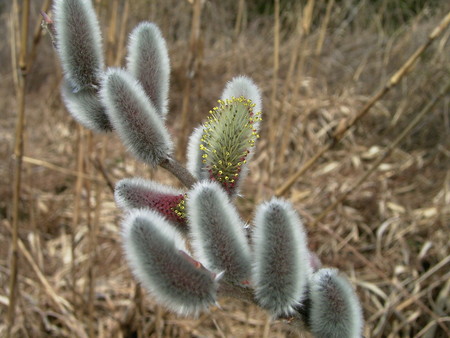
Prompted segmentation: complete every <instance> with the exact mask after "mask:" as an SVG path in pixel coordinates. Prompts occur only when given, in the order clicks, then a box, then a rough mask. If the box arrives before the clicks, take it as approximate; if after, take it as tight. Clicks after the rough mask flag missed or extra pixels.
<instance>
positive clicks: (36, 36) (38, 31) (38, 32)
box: [28, 0, 51, 69]
mask: <svg viewBox="0 0 450 338" xmlns="http://www.w3.org/2000/svg"><path fill="white" fill-rule="evenodd" d="M50 3H51V1H50V0H45V1H44V3H43V4H42V7H41V13H47V12H48V9H49V8H50ZM42 31H43V29H42V24H41V22H40V21H39V20H38V21H37V22H36V26H35V27H34V33H33V42H32V44H31V51H30V55H29V58H28V65H29V66H28V68H29V69H31V67H32V66H33V65H34V61H35V60H36V56H37V46H38V45H39V42H40V41H41V38H42Z"/></svg>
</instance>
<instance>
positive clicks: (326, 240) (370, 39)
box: [0, 0, 450, 338]
mask: <svg viewBox="0 0 450 338" xmlns="http://www.w3.org/2000/svg"><path fill="white" fill-rule="evenodd" d="M195 2H196V1H194V3H195ZM42 3H43V1H33V2H32V9H31V20H32V21H31V22H30V27H35V26H34V25H35V24H36V23H37V22H38V20H40V17H39V14H38V12H39V8H40V6H41V5H42ZM96 3H97V8H98V10H99V13H100V16H101V18H102V23H103V28H104V30H103V33H104V36H105V41H107V42H108V43H107V44H108V53H107V55H108V59H109V60H110V64H114V63H118V62H123V60H120V59H121V58H122V59H123V55H124V50H123V41H124V38H123V37H122V38H121V36H123V35H124V34H128V32H130V31H131V29H132V27H133V26H134V25H135V24H136V23H137V22H138V21H139V20H143V19H150V20H152V21H155V22H156V23H157V24H159V25H160V26H161V28H162V30H163V33H164V36H165V37H167V39H168V45H169V47H170V55H171V60H172V76H171V88H172V90H171V94H170V99H171V100H170V111H171V113H170V118H169V125H170V128H171V132H172V135H173V136H174V138H176V139H179V138H180V137H181V138H183V137H186V134H185V129H186V128H189V129H191V128H192V127H194V126H196V125H197V124H198V123H199V122H200V121H201V120H202V118H203V117H204V116H205V115H204V114H205V113H206V112H207V111H208V110H209V109H210V108H211V107H212V106H213V105H215V100H216V99H217V98H218V97H219V96H220V94H221V91H222V89H223V87H224V84H225V83H226V81H227V80H229V79H230V78H231V77H232V76H234V75H237V74H242V73H244V74H247V75H249V76H251V77H253V78H254V79H255V81H256V82H257V83H258V84H259V85H260V87H261V89H262V91H263V93H264V102H265V109H264V113H265V116H266V118H265V121H266V122H267V121H271V123H270V124H268V123H266V124H265V125H264V127H263V128H264V129H263V130H262V132H261V136H262V137H261V142H259V144H258V154H257V155H256V156H255V157H254V159H253V163H252V164H251V165H252V175H251V176H250V177H249V178H248V182H247V184H246V187H245V191H244V192H245V194H244V198H242V199H241V200H240V203H239V207H240V210H241V212H242V215H243V217H244V218H245V219H247V220H251V218H252V213H253V209H254V206H255V204H256V203H258V202H259V201H262V200H265V199H268V198H269V197H270V196H272V195H273V194H274V193H275V191H276V190H277V189H279V188H280V187H281V186H282V185H283V183H284V182H285V181H286V179H287V178H288V177H290V176H291V175H293V174H294V173H295V172H297V171H298V169H299V168H300V167H301V166H302V165H303V164H304V163H305V162H306V161H307V160H308V159H310V158H312V157H313V156H314V155H315V154H316V153H317V152H318V151H319V150H320V149H321V148H322V147H323V146H324V145H325V144H327V143H328V142H329V141H330V137H331V135H333V133H334V131H335V130H336V128H338V127H342V125H340V123H341V121H342V120H343V119H345V120H351V119H352V118H353V117H354V116H355V115H356V114H357V113H358V111H360V110H361V108H362V107H363V106H364V105H365V104H366V103H367V102H368V101H369V99H370V98H371V97H372V96H373V95H374V94H375V93H376V92H377V91H378V90H379V89H380V88H381V87H382V86H383V85H384V84H385V83H386V82H387V80H388V79H389V77H390V76H391V75H392V74H393V73H394V72H395V71H396V70H397V69H399V68H400V67H401V66H402V65H403V64H404V62H405V61H406V60H407V59H408V57H409V56H410V55H412V53H413V52H414V51H415V50H416V49H417V48H418V47H419V46H421V45H422V44H424V43H425V42H426V40H427V36H428V34H429V33H431V31H432V30H433V28H434V27H435V26H436V25H437V24H438V23H439V21H440V20H441V19H442V18H443V17H444V16H445V15H446V13H447V12H448V11H449V10H450V6H449V5H448V4H446V2H445V1H441V2H433V1H429V2H428V4H427V5H425V6H424V8H422V9H419V10H417V11H416V12H414V11H413V8H412V7H413V6H411V8H410V9H405V8H402V7H401V6H400V3H402V2H400V1H398V2H397V1H374V2H371V1H352V0H346V1H344V0H343V1H337V0H336V1H334V2H333V4H332V7H333V8H332V9H330V10H331V13H332V15H331V17H330V16H327V14H326V13H327V2H325V1H320V0H316V1H308V2H304V3H308V4H309V5H308V6H313V8H312V9H311V8H309V9H308V10H307V11H304V9H303V8H299V7H298V5H295V4H296V3H297V2H295V1H287V0H286V1H283V0H280V2H279V4H280V16H279V24H280V33H279V36H278V38H279V47H278V50H277V51H276V52H277V53H276V54H277V55H279V62H278V63H277V65H276V66H277V69H276V72H275V71H274V54H275V51H274V45H275V46H276V44H274V17H273V16H272V15H271V14H270V13H269V12H270V11H268V12H267V13H257V8H256V7H257V5H259V4H261V3H263V2H262V1H256V2H250V1H236V2H228V1H207V2H205V3H204V5H203V7H202V18H201V21H200V23H201V26H200V31H199V32H196V36H195V46H194V47H192V41H191V44H190V43H189V36H190V35H191V33H190V32H191V31H190V30H191V27H192V25H191V20H190V19H191V17H192V4H191V3H190V2H188V1H174V0H173V1H153V2H145V1H140V2H133V4H132V6H129V7H127V6H125V0H119V1H111V2H108V1H96ZM147 3H150V4H147ZM414 3H416V4H419V3H421V1H416V2H414ZM395 4H397V5H395ZM244 5H245V7H242V6H244ZM392 6H393V8H392ZM330 10H328V11H330ZM0 11H1V12H0V16H1V17H0V19H1V20H0V22H1V23H0V33H2V36H4V37H7V38H6V39H5V38H4V39H3V40H2V42H1V43H0V57H1V59H2V60H3V61H2V64H3V67H2V68H1V69H0V76H1V77H2V79H3V81H2V83H1V85H0V94H1V99H0V111H1V112H2V113H1V114H2V115H1V116H2V119H1V120H0V140H1V142H0V155H1V156H2V158H4V159H5V160H4V161H2V162H1V163H0V182H1V184H0V194H1V196H2V198H1V200H0V222H1V226H0V253H1V255H0V285H1V288H0V336H3V335H4V334H5V333H6V329H7V322H6V318H7V311H8V307H9V300H8V296H9V285H8V281H9V280H10V273H11V270H10V263H9V262H10V255H11V230H12V222H11V219H12V218H11V216H12V212H13V209H12V203H11V202H12V200H13V193H12V192H13V186H12V184H11V183H12V182H13V171H12V170H13V167H14V159H13V157H12V154H13V151H14V129H15V120H16V113H17V111H18V109H19V108H18V105H17V101H16V98H15V90H14V85H13V84H14V83H17V81H18V79H17V78H16V77H15V76H14V73H15V72H13V69H16V67H18V66H17V62H15V61H14V60H15V58H16V57H17V55H18V53H17V51H16V52H15V51H14V50H13V51H12V50H11V49H10V39H11V36H14V34H13V33H15V34H17V30H18V25H17V24H15V23H14V22H15V21H13V20H12V19H15V18H12V17H11V12H10V6H9V5H8V4H6V5H1V6H0ZM114 11H116V12H117V20H114V22H113V23H114V25H112V24H111V22H112V20H111V17H113V13H114ZM124 13H126V14H124ZM305 13H306V14H305ZM307 13H310V14H307ZM272 14H273V8H272ZM124 15H126V19H124V18H123V16H124ZM237 17H239V19H238V22H236V18H237ZM327 17H328V18H327ZM299 18H304V19H303V21H302V20H300V21H299ZM307 19H309V20H310V23H309V24H308V25H310V26H309V27H306V28H308V30H307V31H306V30H305V24H304V21H305V20H306V21H308V20H307ZM111 26H114V27H111ZM299 29H301V30H303V31H300V32H299ZM124 32H125V33H124ZM197 33H198V34H197ZM32 36H33V34H30V44H31V38H32ZM449 37H450V29H448V28H447V29H446V30H445V31H444V32H443V33H442V34H441V35H440V36H439V37H438V39H437V40H436V41H435V42H434V43H433V44H432V45H431V46H430V47H429V48H428V49H427V50H426V51H425V52H424V53H423V54H422V56H421V57H420V59H419V61H418V63H417V64H416V66H415V67H414V69H413V70H412V71H411V72H410V73H409V74H408V75H406V76H405V77H404V78H403V79H402V80H401V81H400V83H399V84H398V85H397V86H396V87H394V88H393V89H392V90H391V91H390V92H389V93H387V94H386V95H385V96H384V97H383V98H382V99H381V100H378V101H377V102H376V104H375V105H374V107H373V108H372V109H371V110H370V111H369V113H368V114H367V115H366V116H365V117H363V118H362V119H361V120H360V121H359V122H358V123H357V125H356V126H355V127H353V128H351V129H350V130H349V132H348V133H347V135H346V137H345V138H344V139H343V140H342V141H341V142H340V143H339V144H337V145H336V146H334V147H332V148H331V149H330V150H329V151H327V152H325V153H324V155H323V156H322V157H321V159H320V160H318V161H317V162H316V163H315V164H314V165H313V166H312V167H311V168H310V170H309V171H307V172H306V173H305V174H303V175H302V176H300V177H299V179H298V180H296V182H295V184H294V185H293V186H292V187H291V188H290V189H289V190H288V192H287V194H286V197H287V198H289V199H290V200H291V201H292V202H293V203H294V204H295V205H296V206H297V208H298V210H299V212H300V214H301V215H302V217H303V218H304V220H305V224H306V226H307V228H308V231H309V238H310V248H311V249H313V250H314V251H316V252H317V254H318V255H319V256H320V258H321V259H322V261H323V263H324V265H326V266H335V267H338V268H339V269H341V270H342V271H344V272H345V273H346V274H347V275H348V276H349V277H350V279H351V281H352V283H353V284H354V285H355V286H356V288H357V292H358V294H359V296H360V298H361V301H362V303H363V308H364V316H365V319H366V329H365V336H366V337H427V338H431V337H447V336H448V334H449V331H450V303H449V299H450V282H449V280H450V269H449V267H450V249H449V245H450V244H449V239H450V236H449V230H450V208H449V206H450V170H449V169H450V111H449V107H450V95H448V94H447V95H446V96H444V97H443V98H441V99H440V100H439V101H438V102H437V104H436V105H435V107H434V108H433V109H431V110H430V111H429V113H428V114H427V115H426V116H425V118H423V119H422V120H421V121H420V122H419V124H418V126H416V127H415V128H414V129H413V130H412V132H410V133H409V134H408V136H407V137H406V138H405V139H403V141H401V142H400V143H398V144H397V145H395V146H394V147H392V153H391V154H390V156H388V157H386V158H385V159H384V160H383V161H382V162H381V163H380V165H379V166H378V167H377V168H376V170H374V171H373V173H372V174H371V175H370V176H369V177H367V178H366V179H364V180H363V181H362V183H361V185H360V186H359V187H358V188H357V189H355V190H354V191H352V192H351V193H350V194H349V195H348V196H346V198H345V199H344V200H343V201H342V203H338V204H337V206H336V207H335V208H333V209H332V210H331V211H330V212H329V213H328V214H327V215H325V217H324V218H323V219H322V220H321V221H320V222H315V220H316V219H317V217H318V216H319V215H320V214H321V213H322V211H323V210H325V209H326V208H327V207H328V206H329V205H330V204H332V203H333V202H334V201H336V199H337V198H339V196H341V195H342V194H343V193H345V192H347V191H348V189H349V188H351V187H352V186H353V185H354V183H355V182H356V181H357V180H358V179H359V178H360V177H362V176H363V175H364V174H365V173H366V172H367V171H368V170H370V168H372V167H373V166H374V164H376V163H377V160H378V159H379V158H380V157H381V156H383V154H384V151H385V149H388V148H389V147H390V146H391V145H392V144H393V142H394V141H395V139H396V138H397V136H398V135H399V134H400V133H401V132H402V131H403V130H404V129H405V128H406V126H407V125H408V124H409V123H410V121H411V120H413V119H414V117H415V116H417V114H418V113H419V112H420V111H421V110H422V109H423V107H425V106H426V104H427V103H429V102H430V100H431V98H432V97H433V96H434V95H435V94H436V93H437V92H439V90H441V88H442V86H443V85H445V83H446V81H448V78H449V75H450V73H449V64H450V58H449V55H450V43H449ZM125 40H126V39H125ZM38 41H39V40H38ZM299 44H300V45H299ZM192 48H196V50H192ZM14 52H15V53H14ZM187 55H191V58H194V60H197V62H198V63H197V64H196V65H195V67H196V68H195V76H194V78H193V80H192V81H191V82H190V83H189V91H188V92H187V91H186V86H187V84H186V81H188V79H187V76H186V67H187V65H186V56H187ZM13 61H14V62H13ZM200 61H201V62H200ZM57 64H58V62H57V60H56V57H55V55H54V53H53V51H52V47H51V42H50V40H49V39H48V36H44V39H42V40H41V41H40V42H39V44H37V45H36V59H35V61H34V64H33V65H32V67H31V69H30V73H29V76H28V84H27V91H26V111H25V114H26V125H25V134H24V136H25V139H24V140H25V143H24V154H25V157H24V158H23V169H22V185H21V190H20V200H19V210H20V214H19V218H18V225H19V229H18V230H19V231H18V235H19V242H18V249H19V265H18V267H19V269H18V283H17V289H18V294H17V298H16V304H17V306H16V316H15V324H14V327H13V328H12V335H13V336H15V337H43V336H58V337H74V336H76V337H86V336H88V335H91V336H96V337H123V336H125V337H134V336H149V335H150V336H152V337H286V336H293V337H294V336H297V335H296V333H293V332H290V331H289V329H288V328H287V327H286V326H285V325H283V323H280V322H273V323H271V322H270V321H269V318H268V316H267V314H266V313H264V312H263V311H261V310H259V309H257V308H255V307H254V306H252V305H248V304H245V303H240V302H238V301H235V300H230V299H223V300H220V304H221V306H222V309H216V308H215V309H212V311H211V312H210V313H206V314H204V315H202V316H201V317H199V318H197V319H191V318H188V319H185V318H177V317H176V316H174V315H172V314H170V313H168V312H166V311H165V310H164V309H163V308H161V307H159V306H157V305H155V304H154V303H153V301H152V299H151V298H150V297H147V296H146V295H144V294H143V292H142V291H141V290H140V289H139V288H136V285H135V281H134V280H133V278H132V277H131V275H130V272H129V270H128V267H127V266H126V264H125V262H124V260H123V257H122V250H121V243H120V236H119V224H120V217H121V216H120V212H119V210H117V208H116V206H115V204H114V200H113V196H112V193H111V190H110V188H109V187H108V184H107V182H106V180H105V174H106V175H107V176H106V177H107V179H108V180H109V181H111V182H113V183H114V182H115V181H117V180H118V179H121V178H124V177H130V176H143V177H147V178H152V179H157V180H161V181H162V182H165V183H169V184H170V183H172V184H177V183H176V182H175V181H174V180H173V178H172V177H171V176H170V175H169V174H167V173H166V172H164V171H163V170H161V169H158V170H150V169H149V168H147V167H145V166H144V165H142V164H140V163H137V162H136V161H135V160H134V159H132V158H131V156H130V155H129V154H127V153H126V152H125V149H124V147H123V146H122V145H121V144H120V142H119V141H118V138H117V137H116V136H115V135H108V136H107V137H102V136H99V135H93V136H90V134H89V133H87V132H86V131H81V132H80V134H79V135H80V137H78V138H77V135H78V134H77V132H76V131H77V125H76V123H75V122H73V120H72V119H71V118H70V117H69V116H68V113H67V112H66V111H65V109H64V107H63V105H62V103H61V100H60V97H59V91H58V87H59V84H60V79H61V74H60V69H59V67H58V66H56V65H57ZM286 79H289V81H286ZM186 93H188V94H186ZM274 93H276V95H274ZM183 95H189V98H183ZM183 100H185V102H186V100H187V102H189V109H188V110H187V116H188V119H187V122H182V121H181V119H180V113H181V111H182V105H183ZM271 116H272V117H271ZM185 124H186V125H187V126H184V125H185ZM182 125H183V129H181V126H182ZM269 136H270V137H269ZM268 140H271V142H268ZM180 142H181V143H182V141H180ZM80 147H82V148H80ZM79 149H81V150H80V151H79ZM280 149H284V151H283V153H282V154H280ZM77 154H78V155H79V156H77ZM77 157H78V158H79V159H78V160H77ZM99 168H104V172H103V171H102V170H100V169H99ZM77 187H78V188H77ZM313 224H315V225H314V226H312V225H313Z"/></svg>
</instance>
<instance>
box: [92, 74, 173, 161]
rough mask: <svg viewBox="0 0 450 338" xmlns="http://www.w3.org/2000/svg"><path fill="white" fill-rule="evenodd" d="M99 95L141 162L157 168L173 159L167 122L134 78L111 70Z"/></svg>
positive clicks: (118, 129) (115, 125)
mask: <svg viewBox="0 0 450 338" xmlns="http://www.w3.org/2000/svg"><path fill="white" fill-rule="evenodd" d="M100 94H101V98H102V102H103V104H104V105H105V107H106V108H107V110H106V111H107V113H108V115H109V118H110V120H111V123H112V124H113V126H114V129H115V130H116V131H117V133H118V134H119V136H120V138H121V139H122V141H123V143H124V144H125V145H126V146H127V147H128V148H129V150H130V151H131V152H132V153H133V154H134V155H135V156H136V157H137V158H138V159H140V160H141V161H143V162H145V163H147V164H150V165H151V166H156V165H158V164H159V163H160V162H161V161H162V160H164V159H166V158H168V157H169V156H170V154H171V153H172V149H173V143H172V140H171V138H170V135H169V133H168V131H167V129H166V127H165V125H164V121H163V120H162V118H161V117H160V116H159V115H158V114H157V113H156V110H155V107H154V106H153V104H152V103H151V101H150V100H149V98H148V97H147V95H146V94H145V92H144V90H143V88H142V86H141V84H140V83H139V82H138V81H137V80H136V79H135V78H134V77H133V76H132V75H130V74H129V73H128V72H126V71H124V70H122V69H114V68H113V69H110V70H108V72H107V73H106V75H105V78H104V80H103V82H102V90H101V92H100Z"/></svg>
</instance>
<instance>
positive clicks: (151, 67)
mask: <svg viewBox="0 0 450 338" xmlns="http://www.w3.org/2000/svg"><path fill="white" fill-rule="evenodd" d="M127 69H128V71H129V72H130V73H131V74H132V75H133V76H134V77H135V78H136V79H137V80H139V82H140V83H141V84H142V87H143V88H144V91H145V92H146V93H147V95H148V96H149V98H150V100H151V101H152V103H153V105H154V106H155V108H156V111H157V112H158V114H159V115H160V116H161V117H163V118H165V117H166V115H167V101H168V94H169V75H170V61H169V54H168V52H167V46H166V42H165V40H164V38H163V36H162V34H161V31H160V30H159V28H158V26H156V25H155V24H154V23H151V22H141V23H140V24H139V25H137V26H136V27H135V28H134V30H133V32H132V33H131V35H130V42H129V44H128V57H127Z"/></svg>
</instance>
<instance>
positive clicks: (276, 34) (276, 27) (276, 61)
mask: <svg viewBox="0 0 450 338" xmlns="http://www.w3.org/2000/svg"><path fill="white" fill-rule="evenodd" d="M273 15H274V22H273V70H272V74H273V75H272V76H273V78H272V94H271V97H270V114H269V126H274V125H275V121H276V117H277V114H275V111H276V109H277V107H276V101H277V96H278V72H279V69H280V0H274V10H273ZM268 138H269V144H272V145H275V139H276V128H270V129H269V137H268ZM269 152H271V156H269V157H268V162H267V172H268V173H269V184H270V177H272V175H271V174H272V173H273V169H274V167H275V161H274V160H271V159H274V158H275V156H274V155H275V153H276V149H275V146H273V147H271V148H270V149H269Z"/></svg>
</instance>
